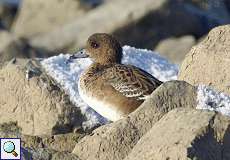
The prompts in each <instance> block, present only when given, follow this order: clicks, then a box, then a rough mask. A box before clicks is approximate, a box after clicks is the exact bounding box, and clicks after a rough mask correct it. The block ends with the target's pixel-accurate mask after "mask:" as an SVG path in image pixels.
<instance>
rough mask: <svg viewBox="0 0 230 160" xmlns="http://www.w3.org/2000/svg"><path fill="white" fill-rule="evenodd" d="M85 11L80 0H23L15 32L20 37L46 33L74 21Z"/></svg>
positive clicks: (14, 28) (14, 27)
mask: <svg viewBox="0 0 230 160" xmlns="http://www.w3.org/2000/svg"><path fill="white" fill-rule="evenodd" d="M83 12H84V11H83V10H82V9H81V8H80V2H79V1H78V0H77V1H76V0H67V1H66V0H48V1H47V0H36V1H31V0H23V1H22V4H21V5H20V9H19V13H18V15H17V19H16V22H15V24H14V26H13V32H14V33H15V34H16V35H18V36H19V37H30V36H34V35H37V34H39V33H46V32H49V31H51V30H53V29H54V28H56V27H60V26H62V25H64V24H66V23H68V22H71V21H73V20H74V19H75V18H76V17H77V16H79V15H81V13H83Z"/></svg>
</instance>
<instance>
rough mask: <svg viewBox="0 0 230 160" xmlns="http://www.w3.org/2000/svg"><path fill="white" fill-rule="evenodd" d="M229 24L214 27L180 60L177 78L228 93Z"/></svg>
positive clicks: (229, 59) (229, 71)
mask: <svg viewBox="0 0 230 160" xmlns="http://www.w3.org/2000/svg"><path fill="white" fill-rule="evenodd" d="M229 52H230V25H225V26H220V27H216V28H214V29H213V30H211V31H210V32H209V34H208V35H207V36H206V37H205V39H204V40H203V41H202V42H200V43H199V44H198V45H196V46H194V47H193V48H192V49H191V50H190V52H189V53H188V54H187V55H186V57H185V59H184V61H183V62H182V65H181V68H180V72H179V76H178V79H179V80H184V81H186V82H188V83H190V84H192V85H199V84H205V85H208V86H211V87H213V88H214V89H216V90H218V91H222V92H225V93H227V94H230V83H229V81H230V70H229V68H230V54H229Z"/></svg>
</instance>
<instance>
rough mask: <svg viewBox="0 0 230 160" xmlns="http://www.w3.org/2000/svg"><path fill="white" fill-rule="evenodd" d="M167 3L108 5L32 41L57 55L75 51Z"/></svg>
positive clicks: (135, 0)
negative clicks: (93, 37) (92, 38)
mask: <svg viewBox="0 0 230 160" xmlns="http://www.w3.org/2000/svg"><path fill="white" fill-rule="evenodd" d="M28 1H30V0H28ZM166 1H167V0H158V1H155V0H145V3H143V1H142V0H132V2H131V3H130V1H124V0H116V1H108V2H107V3H105V4H104V5H101V6H99V7H97V8H95V9H93V10H91V11H90V12H88V13H86V14H85V15H83V16H81V17H78V18H76V19H75V20H74V22H72V23H70V24H67V25H65V26H64V27H61V28H58V29H56V30H54V31H52V32H50V33H47V34H43V35H39V36H36V37H34V38H32V40H31V44H32V46H36V47H39V48H45V49H47V50H49V51H57V50H61V49H63V48H68V47H70V46H71V48H72V49H76V48H78V47H82V46H84V45H85V42H86V40H87V39H88V37H89V36H90V35H91V34H93V33H96V32H107V33H112V32H114V31H115V30H116V29H118V28H121V27H123V26H125V25H127V24H129V23H131V22H136V21H138V20H140V19H141V18H143V17H144V16H146V15H147V14H148V13H149V12H150V11H155V10H157V9H158V8H160V7H161V6H162V5H163V4H164V3H165V2H166ZM124 6H125V9H124ZM105 13H106V14H105ZM92 24H93V27H92ZM24 30H25V29H24ZM60 33H62V34H60ZM126 36H127V33H126Z"/></svg>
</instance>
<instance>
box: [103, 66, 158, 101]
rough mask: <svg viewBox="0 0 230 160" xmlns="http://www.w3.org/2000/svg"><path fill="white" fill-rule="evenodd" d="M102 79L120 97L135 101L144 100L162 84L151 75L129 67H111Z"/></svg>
mask: <svg viewBox="0 0 230 160" xmlns="http://www.w3.org/2000/svg"><path fill="white" fill-rule="evenodd" d="M103 77H104V78H105V80H106V81H107V83H109V84H110V85H111V86H112V87H113V88H114V89H115V90H117V91H118V92H120V93H121V94H122V95H124V96H126V97H133V98H137V99H145V98H146V96H148V95H150V94H151V93H152V92H153V91H154V90H155V89H156V88H157V87H158V86H159V85H161V84H162V82H161V81H159V80H157V79H156V78H155V77H153V76H152V75H151V74H149V73H147V72H145V71H144V70H142V69H140V68H137V67H135V66H131V65H122V64H117V65H113V66H112V67H109V68H107V69H106V70H105V72H104V74H103Z"/></svg>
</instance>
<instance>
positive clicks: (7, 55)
mask: <svg viewBox="0 0 230 160" xmlns="http://www.w3.org/2000/svg"><path fill="white" fill-rule="evenodd" d="M0 42H1V43H0V66H2V64H3V63H4V62H6V61H9V60H11V59H12V58H14V57H20V58H33V57H45V56H48V55H47V54H48V52H45V51H42V50H38V49H35V48H33V47H31V46H30V45H29V43H28V41H27V40H26V39H21V38H17V37H16V36H15V35H14V34H12V33H9V32H7V31H0Z"/></svg>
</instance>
